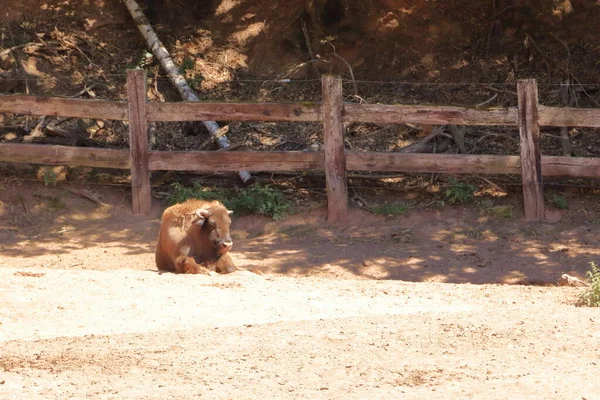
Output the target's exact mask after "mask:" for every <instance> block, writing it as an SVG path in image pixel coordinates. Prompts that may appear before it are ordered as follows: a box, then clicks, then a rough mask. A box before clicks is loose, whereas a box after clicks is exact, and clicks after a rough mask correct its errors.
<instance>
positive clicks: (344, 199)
mask: <svg viewBox="0 0 600 400" xmlns="http://www.w3.org/2000/svg"><path fill="white" fill-rule="evenodd" d="M321 86H322V92H323V105H322V112H323V135H324V139H325V140H324V141H325V143H324V144H325V146H324V150H325V180H326V186H327V211H328V214H327V215H328V220H329V221H330V222H346V221H347V220H348V186H347V182H346V154H345V152H344V125H343V123H342V107H343V99H342V80H341V79H340V78H339V77H336V76H332V75H324V76H323V78H322V81H321Z"/></svg>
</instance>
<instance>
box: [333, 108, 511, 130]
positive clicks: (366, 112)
mask: <svg viewBox="0 0 600 400" xmlns="http://www.w3.org/2000/svg"><path fill="white" fill-rule="evenodd" d="M342 120H343V121H344V122H371V123H376V124H393V123H411V124H428V125H447V124H451V125H509V126H516V125H517V109H516V108H515V107H511V108H465V107H448V106H410V105H397V106H395V105H384V104H355V103H345V104H344V112H343V114H342Z"/></svg>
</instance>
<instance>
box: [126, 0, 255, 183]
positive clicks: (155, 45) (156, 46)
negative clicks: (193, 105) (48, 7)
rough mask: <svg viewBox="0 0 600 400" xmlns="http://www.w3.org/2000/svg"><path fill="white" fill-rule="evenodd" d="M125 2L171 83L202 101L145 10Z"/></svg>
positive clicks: (224, 142) (213, 129)
mask: <svg viewBox="0 0 600 400" xmlns="http://www.w3.org/2000/svg"><path fill="white" fill-rule="evenodd" d="M123 4H125V6H126V7H127V9H128V10H129V12H130V13H131V16H132V17H133V20H134V21H135V24H136V25H137V27H138V29H139V30H140V33H141V34H142V36H143V37H144V39H146V42H147V43H148V46H149V47H150V50H151V51H152V53H153V54H154V56H155V57H156V58H157V59H158V61H159V62H160V65H161V66H162V67H163V69H164V70H165V72H166V73H167V75H168V76H169V80H170V81H171V83H172V84H173V85H175V87H176V88H177V91H179V94H180V95H181V97H182V98H183V99H184V100H187V101H200V99H199V98H198V96H197V95H196V93H194V91H193V90H192V88H190V86H189V85H188V84H187V81H186V80H185V78H184V77H183V76H182V75H181V73H180V72H179V67H178V66H177V65H176V64H175V63H174V62H173V59H172V58H171V55H170V54H169V52H168V51H167V49H166V48H165V46H164V45H163V44H162V42H161V41H160V39H159V38H158V36H157V35H156V32H154V29H152V26H151V25H150V22H148V19H147V18H146V16H145V15H144V12H143V11H142V9H141V8H140V6H139V5H138V3H137V2H136V1H135V0H123ZM202 123H203V124H204V126H205V127H206V129H208V131H209V133H210V136H211V137H215V136H216V135H217V133H218V131H219V124H217V123H216V122H215V121H202ZM216 141H217V143H218V145H219V147H220V148H222V149H225V148H227V147H229V146H230V143H229V139H227V136H225V135H221V136H220V137H218V138H216ZM238 174H239V176H240V178H241V179H242V181H243V182H244V183H246V182H248V181H249V180H250V179H251V178H252V176H251V175H250V173H248V172H247V171H240V172H238Z"/></svg>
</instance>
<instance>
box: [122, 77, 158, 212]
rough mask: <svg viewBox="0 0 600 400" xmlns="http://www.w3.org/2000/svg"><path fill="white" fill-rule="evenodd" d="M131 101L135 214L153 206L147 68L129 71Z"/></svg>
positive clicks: (130, 144) (128, 82)
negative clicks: (147, 111)
mask: <svg viewBox="0 0 600 400" xmlns="http://www.w3.org/2000/svg"><path fill="white" fill-rule="evenodd" d="M127 97H128V100H129V102H128V104H129V150H130V153H131V201H132V205H133V213H134V214H142V215H148V214H150V211H151V209H152V193H151V190H150V170H149V168H148V151H149V150H150V149H149V146H148V121H147V119H146V71H143V70H128V71H127Z"/></svg>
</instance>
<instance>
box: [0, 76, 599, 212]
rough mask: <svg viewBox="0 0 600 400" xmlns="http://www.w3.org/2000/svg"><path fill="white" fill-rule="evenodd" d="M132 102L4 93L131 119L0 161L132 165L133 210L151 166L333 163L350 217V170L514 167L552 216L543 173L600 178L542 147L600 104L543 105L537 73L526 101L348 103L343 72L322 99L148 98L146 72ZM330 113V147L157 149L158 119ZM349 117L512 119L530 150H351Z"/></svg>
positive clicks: (13, 148)
mask: <svg viewBox="0 0 600 400" xmlns="http://www.w3.org/2000/svg"><path fill="white" fill-rule="evenodd" d="M127 78H128V79H127V85H128V97H129V99H128V101H127V102H123V101H104V100H81V99H65V98H53V97H50V98H47V97H35V96H22V95H12V96H0V112H8V113H17V114H27V115H39V116H62V117H74V118H90V119H111V120H126V121H129V127H130V144H131V145H130V149H129V151H127V150H120V149H119V150H117V149H100V148H87V147H85V148H84V147H67V146H50V145H33V144H20V143H0V161H3V162H23V163H37V164H48V165H75V166H87V167H97V168H116V169H129V170H131V174H132V176H131V184H132V206H133V212H134V213H136V214H138V213H140V214H146V213H148V212H150V206H151V203H150V202H151V194H150V184H149V177H150V171H156V170H177V171H190V170H194V171H238V170H248V171H306V170H317V171H325V175H326V180H327V195H328V212H329V218H330V220H331V221H333V222H343V221H345V220H346V219H347V209H348V195H347V183H346V177H345V176H346V172H347V171H371V172H376V171H395V172H438V173H439V172H443V173H448V174H514V175H521V176H522V177H523V196H524V206H525V210H524V211H525V216H526V218H528V219H533V220H540V219H543V218H544V203H543V191H542V188H543V182H542V177H543V176H568V177H600V158H578V157H554V156H542V155H541V154H540V149H539V134H540V132H539V131H540V127H541V126H557V127H562V126H574V127H596V128H600V109H585V108H557V107H546V106H541V105H539V104H538V99H537V85H536V82H535V81H534V80H525V81H520V82H519V84H518V98H519V106H518V107H509V108H494V107H490V108H477V107H471V108H469V107H452V106H423V105H416V106H415V105H381V104H354V103H342V97H341V84H340V79H339V78H334V77H332V76H324V77H323V84H322V90H323V103H322V104H319V103H311V102H294V103H203V102H198V103H195V102H176V103H147V101H146V96H145V93H146V91H145V90H146V89H145V73H144V72H143V71H131V72H128V76H127ZM200 120H213V121H251V120H256V121H279V122H281V121H293V122H321V123H323V128H324V138H325V143H324V145H325V146H324V152H252V151H246V152H234V151H232V152H214V151H187V152H181V151H172V152H165V151H151V150H150V149H149V145H148V129H147V124H148V122H150V121H200ZM343 122H372V123H379V124H387V123H416V124H428V125H439V124H453V125H505V126H515V127H519V131H520V134H521V156H496V155H452V154H401V153H374V152H364V153H361V152H349V151H346V150H345V149H344V141H343V131H342V123H343Z"/></svg>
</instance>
